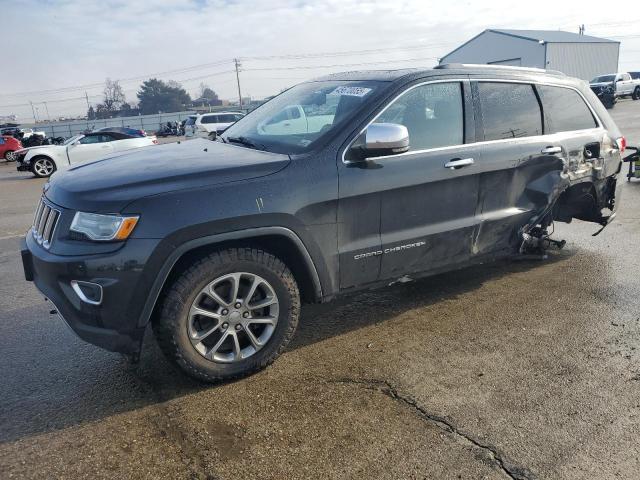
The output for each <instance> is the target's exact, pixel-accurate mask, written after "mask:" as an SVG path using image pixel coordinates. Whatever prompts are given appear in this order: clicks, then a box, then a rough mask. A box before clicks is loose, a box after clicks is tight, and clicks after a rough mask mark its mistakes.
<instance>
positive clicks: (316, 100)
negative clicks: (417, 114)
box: [221, 80, 383, 154]
mask: <svg viewBox="0 0 640 480" xmlns="http://www.w3.org/2000/svg"><path fill="white" fill-rule="evenodd" d="M382 85H383V83H382V82H377V81H372V80H362V81H360V80H358V81H349V80H328V81H319V82H308V83H302V84H300V85H296V86H295V87H293V88H290V89H289V90H287V91H285V92H283V93H281V94H280V95H278V96H277V97H274V98H273V99H272V100H269V101H268V102H266V103H264V104H262V105H261V106H260V107H258V108H256V109H255V110H253V111H252V112H251V113H249V114H247V115H246V116H245V117H243V118H241V119H240V120H239V121H238V122H236V123H234V124H233V125H232V126H231V127H229V128H228V129H227V130H225V132H224V134H223V135H222V136H221V139H222V141H229V142H234V141H235V142H237V143H239V144H245V145H246V144H247V142H248V141H249V142H251V143H253V144H255V145H257V146H258V148H261V149H264V150H267V151H273V152H277V153H287V154H295V153H303V152H306V151H308V150H310V149H311V148H313V146H314V144H315V143H316V142H319V141H320V140H322V139H323V138H325V137H326V136H328V135H330V134H331V133H332V132H334V131H336V130H338V129H340V128H341V127H342V126H344V125H346V124H347V123H348V122H349V120H350V119H351V118H352V117H353V115H354V114H355V112H356V111H357V110H358V109H359V108H360V107H361V106H362V105H364V104H365V102H367V101H369V99H370V98H371V97H373V96H374V94H375V92H376V91H377V90H378V89H379V88H380V87H381V86H382ZM240 142H242V143H240Z"/></svg>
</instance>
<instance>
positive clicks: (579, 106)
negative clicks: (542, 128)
mask: <svg viewBox="0 0 640 480" xmlns="http://www.w3.org/2000/svg"><path fill="white" fill-rule="evenodd" d="M536 88H537V89H538V92H539V93H540V99H541V100H542V107H543V109H544V114H545V124H546V125H547V128H546V133H557V132H571V131H573V130H584V129H587V128H595V127H597V126H598V124H597V123H596V121H595V119H594V118H593V114H592V113H591V110H589V107H588V106H587V104H586V103H585V102H584V100H583V98H582V97H581V96H580V94H578V92H576V91H575V90H571V89H570V88H562V87H551V86H548V85H538V86H537V87H536Z"/></svg>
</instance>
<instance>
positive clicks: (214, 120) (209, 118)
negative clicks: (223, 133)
mask: <svg viewBox="0 0 640 480" xmlns="http://www.w3.org/2000/svg"><path fill="white" fill-rule="evenodd" d="M200 123H218V116H217V115H206V116H204V117H202V120H200Z"/></svg>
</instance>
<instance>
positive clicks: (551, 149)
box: [540, 147, 562, 154]
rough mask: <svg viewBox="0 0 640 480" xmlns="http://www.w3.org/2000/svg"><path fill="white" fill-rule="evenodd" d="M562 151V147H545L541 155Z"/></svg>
mask: <svg viewBox="0 0 640 480" xmlns="http://www.w3.org/2000/svg"><path fill="white" fill-rule="evenodd" d="M561 151H562V147H545V148H543V149H542V150H541V151H540V153H544V154H554V153H560V152H561Z"/></svg>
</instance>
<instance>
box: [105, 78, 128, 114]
mask: <svg viewBox="0 0 640 480" xmlns="http://www.w3.org/2000/svg"><path fill="white" fill-rule="evenodd" d="M124 102H125V97H124V91H123V90H122V86H121V85H120V82H118V80H113V81H112V80H111V79H110V78H107V80H106V81H105V82H104V102H103V105H104V108H105V110H107V111H108V112H113V111H116V110H120V107H121V106H122V104H123V103H124Z"/></svg>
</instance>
